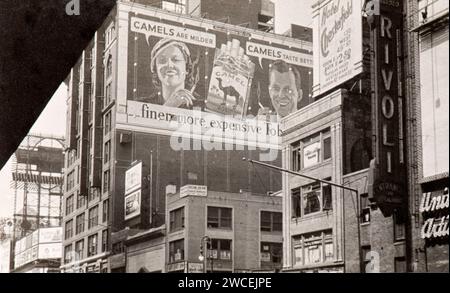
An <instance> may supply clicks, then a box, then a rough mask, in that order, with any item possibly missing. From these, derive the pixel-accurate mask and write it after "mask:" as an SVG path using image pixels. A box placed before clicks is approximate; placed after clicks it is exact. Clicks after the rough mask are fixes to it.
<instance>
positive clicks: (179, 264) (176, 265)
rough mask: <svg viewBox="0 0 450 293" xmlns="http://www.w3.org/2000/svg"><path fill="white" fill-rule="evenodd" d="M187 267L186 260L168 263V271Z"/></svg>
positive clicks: (176, 270) (182, 269)
mask: <svg viewBox="0 0 450 293" xmlns="http://www.w3.org/2000/svg"><path fill="white" fill-rule="evenodd" d="M185 269H186V262H184V261H182V262H177V263H171V264H168V265H167V272H178V271H183V272H184V270H185Z"/></svg>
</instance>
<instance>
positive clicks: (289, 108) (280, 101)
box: [269, 70, 299, 117]
mask: <svg viewBox="0 0 450 293" xmlns="http://www.w3.org/2000/svg"><path fill="white" fill-rule="evenodd" d="M269 95H270V99H271V100H272V105H273V107H274V108H275V111H277V113H278V115H280V116H281V117H285V116H287V115H289V114H290V113H292V112H294V111H296V110H297V101H298V99H299V92H298V90H297V87H296V84H295V75H294V73H293V72H292V71H287V72H284V73H280V72H278V71H277V70H272V71H271V73H270V84H269Z"/></svg>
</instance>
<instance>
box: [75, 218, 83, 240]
mask: <svg viewBox="0 0 450 293" xmlns="http://www.w3.org/2000/svg"><path fill="white" fill-rule="evenodd" d="M84 221H85V218H84V213H82V214H81V215H78V216H77V218H76V220H75V225H76V228H75V229H76V232H75V233H76V235H78V234H80V233H83V232H84Z"/></svg>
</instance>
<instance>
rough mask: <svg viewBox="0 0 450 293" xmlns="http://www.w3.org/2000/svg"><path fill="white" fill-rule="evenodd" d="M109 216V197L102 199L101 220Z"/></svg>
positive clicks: (105, 219)
mask: <svg viewBox="0 0 450 293" xmlns="http://www.w3.org/2000/svg"><path fill="white" fill-rule="evenodd" d="M108 217H109V199H106V200H104V201H103V209H102V222H103V223H104V222H106V221H107V220H108Z"/></svg>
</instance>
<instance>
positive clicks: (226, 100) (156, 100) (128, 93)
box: [117, 3, 313, 146]
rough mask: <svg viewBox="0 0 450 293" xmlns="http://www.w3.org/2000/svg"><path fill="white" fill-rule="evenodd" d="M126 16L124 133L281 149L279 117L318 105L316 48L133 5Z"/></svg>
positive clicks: (122, 35)
mask: <svg viewBox="0 0 450 293" xmlns="http://www.w3.org/2000/svg"><path fill="white" fill-rule="evenodd" d="M119 15H120V16H119V45H118V47H119V49H118V50H119V53H118V67H124V68H127V70H120V72H119V74H118V81H117V82H118V88H117V100H118V105H119V106H118V115H117V119H118V127H119V128H126V127H134V128H133V129H132V130H137V129H139V130H143V131H146V130H147V131H148V130H149V129H151V131H157V132H158V133H160V134H168V135H172V134H174V133H175V132H176V133H177V134H179V135H180V136H183V135H189V137H191V138H196V139H200V140H208V139H209V140H211V139H214V140H215V141H218V142H228V143H239V144H244V145H247V144H248V143H249V142H251V143H252V144H256V145H261V144H262V145H267V144H269V145H274V146H277V145H278V142H279V141H278V138H279V136H280V131H279V128H278V123H277V121H278V119H279V118H280V117H285V116H287V115H289V114H290V113H292V112H294V111H296V110H297V109H300V108H302V107H304V106H306V105H308V104H309V103H310V102H311V101H312V100H311V98H310V93H311V87H312V75H311V71H312V63H313V60H312V53H311V51H312V45H311V43H306V42H301V41H296V40H294V39H291V38H287V37H281V36H275V35H269V34H264V33H262V32H257V31H253V30H250V29H245V28H243V27H237V26H231V25H228V24H223V23H218V22H213V21H210V20H205V19H195V18H192V17H186V16H182V15H174V14H170V13H168V12H164V11H161V10H158V9H154V8H148V7H146V8H143V7H139V6H138V5H136V6H134V7H131V6H130V5H128V4H126V3H119ZM270 114H272V116H273V117H272V118H273V119H267V118H268V117H267V115H270ZM257 115H264V119H260V120H257V119H255V116H257ZM267 120H269V121H267ZM205 136H206V137H205Z"/></svg>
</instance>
